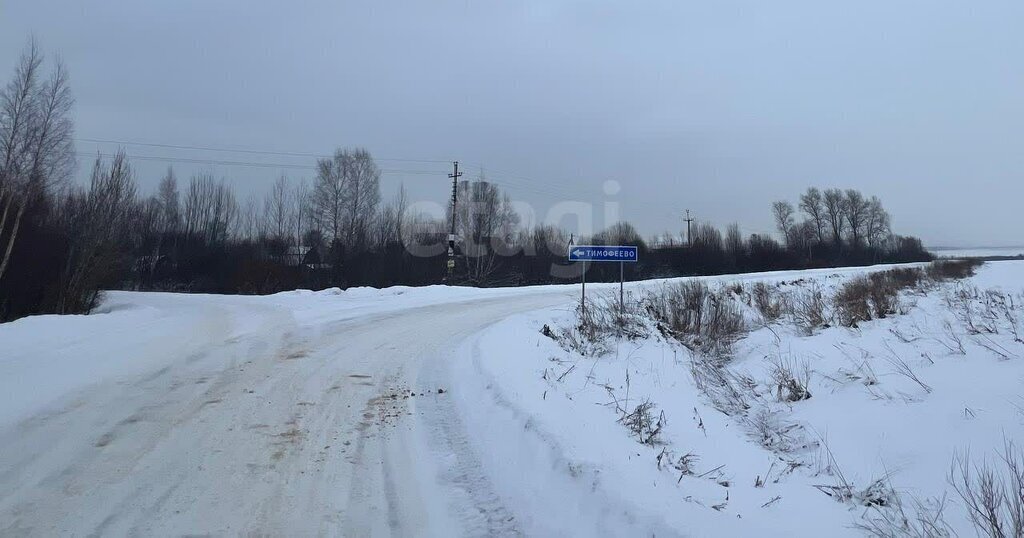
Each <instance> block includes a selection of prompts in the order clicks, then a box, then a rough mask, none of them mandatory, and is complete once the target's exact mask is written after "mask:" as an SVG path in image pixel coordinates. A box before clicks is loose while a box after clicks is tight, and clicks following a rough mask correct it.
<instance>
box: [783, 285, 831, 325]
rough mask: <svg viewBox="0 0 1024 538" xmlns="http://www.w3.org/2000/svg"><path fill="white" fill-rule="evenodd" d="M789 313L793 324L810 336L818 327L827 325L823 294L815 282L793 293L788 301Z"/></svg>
mask: <svg viewBox="0 0 1024 538" xmlns="http://www.w3.org/2000/svg"><path fill="white" fill-rule="evenodd" d="M789 315H790V318H791V319H792V321H793V324H794V325H796V326H797V327H798V328H800V329H801V330H802V331H803V332H804V334H806V335H808V336H810V335H811V334H813V333H814V330H815V329H817V328H819V327H827V326H828V320H829V318H828V312H827V310H826V304H825V294H824V293H822V291H821V286H819V285H818V284H817V283H814V284H812V285H811V286H810V287H809V288H806V289H800V290H797V291H796V292H794V293H793V296H792V298H791V300H790V302H789Z"/></svg>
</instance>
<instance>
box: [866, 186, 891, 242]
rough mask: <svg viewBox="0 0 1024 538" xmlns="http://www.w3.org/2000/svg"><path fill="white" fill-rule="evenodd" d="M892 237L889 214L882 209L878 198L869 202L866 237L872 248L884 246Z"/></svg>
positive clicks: (872, 198)
mask: <svg viewBox="0 0 1024 538" xmlns="http://www.w3.org/2000/svg"><path fill="white" fill-rule="evenodd" d="M890 235H892V230H891V228H890V217H889V213H888V212H886V210H885V208H884V207H882V201H881V200H879V199H878V197H877V196H872V197H871V199H870V200H868V210H867V219H866V222H865V226H864V237H865V239H867V242H868V244H869V245H871V246H872V247H878V246H881V245H883V244H884V243H885V242H886V241H887V240H888V239H889V236H890Z"/></svg>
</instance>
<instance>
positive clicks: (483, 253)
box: [447, 173, 520, 282]
mask: <svg viewBox="0 0 1024 538" xmlns="http://www.w3.org/2000/svg"><path fill="white" fill-rule="evenodd" d="M457 189H458V191H457V193H458V194H457V195H458V199H459V204H458V207H457V211H456V213H455V222H456V223H455V228H456V230H457V233H458V235H459V238H460V240H461V243H462V252H463V254H464V255H465V256H466V259H467V266H466V267H467V270H468V275H469V278H470V279H471V280H475V281H478V282H486V281H487V280H488V279H489V278H490V277H491V275H492V273H493V272H494V271H495V270H496V269H497V261H498V259H497V255H498V254H499V253H507V251H508V250H510V248H509V244H510V243H513V241H511V238H512V235H513V231H514V229H515V227H516V226H518V225H519V221H520V217H519V214H518V213H516V211H515V209H514V208H513V206H512V201H511V200H510V199H509V197H508V195H507V194H502V193H501V192H500V191H499V189H498V187H497V186H496V185H494V184H493V183H489V182H488V181H487V180H486V178H485V177H484V176H483V173H481V175H480V179H479V180H478V181H463V182H461V183H459V185H458V187H457ZM451 211H452V207H451V205H450V204H449V206H448V217H447V218H448V219H450V218H451Z"/></svg>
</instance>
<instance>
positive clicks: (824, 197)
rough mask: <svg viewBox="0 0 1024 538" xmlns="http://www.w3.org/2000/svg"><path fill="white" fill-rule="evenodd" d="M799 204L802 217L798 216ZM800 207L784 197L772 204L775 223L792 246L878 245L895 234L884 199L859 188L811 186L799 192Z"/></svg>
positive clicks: (855, 247) (837, 248) (849, 246)
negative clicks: (821, 188)
mask: <svg viewBox="0 0 1024 538" xmlns="http://www.w3.org/2000/svg"><path fill="white" fill-rule="evenodd" d="M797 208H799V210H800V212H801V213H802V216H803V219H802V220H797V219H798V214H797ZM797 208H794V207H793V204H792V203H790V202H788V201H785V200H782V201H778V202H775V203H774V204H772V215H773V217H774V218H775V225H776V227H777V228H778V230H779V233H780V234H782V237H783V238H784V240H785V242H786V245H787V246H788V247H789V248H791V249H795V250H800V251H807V250H810V249H812V248H814V247H816V246H821V245H830V246H831V247H832V248H833V250H840V249H842V248H844V247H845V248H848V249H851V250H857V249H862V248H875V249H877V248H881V247H882V246H884V245H885V244H886V242H888V241H890V240H891V238H892V230H891V228H890V221H891V219H890V216H889V213H888V212H887V211H886V210H885V208H884V207H883V206H882V201H881V200H880V199H879V198H878V197H877V196H872V197H870V198H868V197H866V196H864V194H863V193H861V192H860V191H858V190H856V189H846V190H841V189H825V190H824V191H822V190H819V189H818V188H816V187H810V188H808V189H807V191H806V192H805V193H803V194H801V195H800V202H799V204H798V206H797Z"/></svg>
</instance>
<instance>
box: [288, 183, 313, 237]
mask: <svg viewBox="0 0 1024 538" xmlns="http://www.w3.org/2000/svg"><path fill="white" fill-rule="evenodd" d="M311 199H312V196H311V195H310V192H309V187H308V186H306V182H305V180H303V181H299V182H298V183H296V184H295V188H294V189H293V190H292V232H293V233H294V241H295V244H296V245H300V246H302V245H303V243H304V241H303V238H304V237H305V235H306V232H307V231H309V230H313V229H315V228H316V223H317V222H319V220H318V219H317V218H316V213H315V211H313V205H312V203H311ZM306 246H310V247H311V246H312V245H306Z"/></svg>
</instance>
